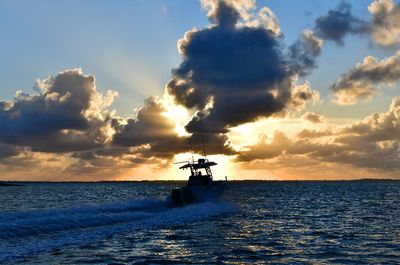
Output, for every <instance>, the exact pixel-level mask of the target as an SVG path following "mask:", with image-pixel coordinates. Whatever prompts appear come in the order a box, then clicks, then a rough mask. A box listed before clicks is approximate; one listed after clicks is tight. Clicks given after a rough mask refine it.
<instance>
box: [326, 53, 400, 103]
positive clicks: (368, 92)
mask: <svg viewBox="0 0 400 265" xmlns="http://www.w3.org/2000/svg"><path fill="white" fill-rule="evenodd" d="M399 79H400V51H398V52H397V53H396V54H395V55H393V56H391V57H389V58H386V59H384V60H381V61H378V59H376V58H375V57H372V56H367V57H365V58H364V61H363V62H362V63H360V64H357V66H356V67H355V68H353V69H351V70H350V71H349V72H347V73H345V74H343V75H342V76H341V77H340V78H339V81H338V82H337V83H336V84H334V85H333V86H332V87H331V89H332V90H333V91H334V93H335V96H336V99H335V101H336V102H337V103H338V104H341V105H351V104H355V103H357V102H358V101H359V100H368V99H371V98H372V97H373V96H374V95H375V94H376V93H377V92H378V89H379V86H380V85H390V84H393V83H394V82H396V81H398V80H399Z"/></svg>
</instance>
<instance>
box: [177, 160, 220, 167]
mask: <svg viewBox="0 0 400 265" xmlns="http://www.w3.org/2000/svg"><path fill="white" fill-rule="evenodd" d="M215 165H217V163H215V162H211V161H208V160H206V159H203V158H200V159H198V160H197V163H190V162H188V163H187V164H186V165H184V166H181V167H180V168H179V169H185V168H193V169H200V168H209V167H211V166H215Z"/></svg>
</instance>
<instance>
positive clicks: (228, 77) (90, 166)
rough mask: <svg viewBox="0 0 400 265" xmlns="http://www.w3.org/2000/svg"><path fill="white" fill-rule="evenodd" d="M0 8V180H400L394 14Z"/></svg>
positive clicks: (365, 7)
mask: <svg viewBox="0 0 400 265" xmlns="http://www.w3.org/2000/svg"><path fill="white" fill-rule="evenodd" d="M293 3H294V2H293V1H289V0H284V1H283V0H279V1H278V0H269V1H267V0H264V1H261V0H258V1H254V0H224V1H222V0H200V1H186V0H174V1H172V0H154V1H144V0H134V1H93V0H89V1H75V0H72V1H45V0H38V1H29V2H27V1H22V0H12V1H11V0H0V35H1V36H2V37H1V42H0V81H1V88H0V180H39V181H77V180H78V181H98V180H164V179H185V178H187V175H188V172H179V170H178V169H177V165H175V164H174V163H175V162H178V161H185V160H189V159H191V154H190V146H189V142H190V143H192V149H193V151H194V153H195V154H194V155H195V157H196V158H198V157H201V156H203V149H202V139H204V140H205V147H206V153H207V158H209V159H210V160H214V161H216V162H217V163H218V164H219V165H218V166H217V167H215V169H214V175H215V177H216V178H217V179H218V178H220V179H222V178H224V177H225V176H228V179H265V180H287V179H289V180H302V179H307V180H308V179H322V180H325V179H360V178H398V179H399V178H400V97H399V96H400V93H399V92H400V84H399V79H400V50H399V48H400V3H399V2H398V1H393V0H375V1H372V0H368V1H364V0H360V1H351V2H350V1H347V2H346V1H316V0H315V1H314V0H307V1H306V0H304V1H298V2H296V4H293Z"/></svg>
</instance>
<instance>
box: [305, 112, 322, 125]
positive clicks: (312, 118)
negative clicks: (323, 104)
mask: <svg viewBox="0 0 400 265" xmlns="http://www.w3.org/2000/svg"><path fill="white" fill-rule="evenodd" d="M301 118H302V119H303V120H306V121H309V122H311V123H322V122H324V120H325V117H324V116H322V115H320V114H317V113H314V112H306V113H304V115H303V116H301Z"/></svg>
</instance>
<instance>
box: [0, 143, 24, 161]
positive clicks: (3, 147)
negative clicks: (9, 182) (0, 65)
mask: <svg viewBox="0 0 400 265" xmlns="http://www.w3.org/2000/svg"><path fill="white" fill-rule="evenodd" d="M22 151H24V148H21V147H19V146H14V145H9V144H2V143H0V160H2V159H5V158H8V157H12V156H17V155H19V154H20V153H21V152H22Z"/></svg>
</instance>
